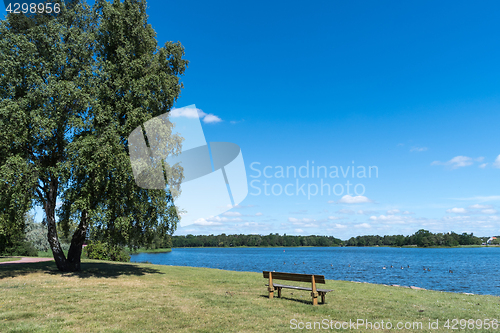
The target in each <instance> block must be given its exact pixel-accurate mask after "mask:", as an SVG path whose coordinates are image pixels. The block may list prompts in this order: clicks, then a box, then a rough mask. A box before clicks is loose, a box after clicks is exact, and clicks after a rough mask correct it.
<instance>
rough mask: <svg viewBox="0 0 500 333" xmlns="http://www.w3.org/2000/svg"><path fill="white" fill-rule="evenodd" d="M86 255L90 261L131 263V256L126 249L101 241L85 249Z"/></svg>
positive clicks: (90, 244)
mask: <svg viewBox="0 0 500 333" xmlns="http://www.w3.org/2000/svg"><path fill="white" fill-rule="evenodd" d="M84 254H85V255H87V257H88V258H89V259H97V260H110V261H124V262H126V261H130V256H129V255H128V253H127V252H126V251H125V249H124V248H122V247H120V246H118V245H110V244H108V243H106V242H101V241H95V242H91V243H89V244H88V245H87V246H86V247H85V249H84Z"/></svg>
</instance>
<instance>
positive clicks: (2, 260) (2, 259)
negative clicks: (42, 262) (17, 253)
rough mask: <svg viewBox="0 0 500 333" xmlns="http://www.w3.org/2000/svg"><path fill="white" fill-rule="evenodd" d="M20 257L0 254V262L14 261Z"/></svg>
mask: <svg viewBox="0 0 500 333" xmlns="http://www.w3.org/2000/svg"><path fill="white" fill-rule="evenodd" d="M21 258H22V257H1V256H0V262H6V261H16V260H20V259H21Z"/></svg>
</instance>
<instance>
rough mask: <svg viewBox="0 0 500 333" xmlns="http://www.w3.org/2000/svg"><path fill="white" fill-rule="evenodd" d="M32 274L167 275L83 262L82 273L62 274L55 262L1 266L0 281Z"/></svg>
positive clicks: (139, 267)
mask: <svg viewBox="0 0 500 333" xmlns="http://www.w3.org/2000/svg"><path fill="white" fill-rule="evenodd" d="M31 273H44V274H48V275H53V276H63V277H75V276H76V277H79V278H82V279H85V278H118V277H120V276H130V275H134V276H143V275H147V274H165V273H163V272H161V271H160V270H159V269H157V268H154V267H145V266H144V265H137V264H133V263H116V262H102V261H98V262H82V264H81V271H80V272H61V271H59V270H58V269H57V266H56V264H55V262H53V261H45V262H37V263H27V264H15V265H0V280H2V279H5V278H14V277H17V276H23V275H28V274H31Z"/></svg>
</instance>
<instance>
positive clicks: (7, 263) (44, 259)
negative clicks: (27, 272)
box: [0, 257, 54, 265]
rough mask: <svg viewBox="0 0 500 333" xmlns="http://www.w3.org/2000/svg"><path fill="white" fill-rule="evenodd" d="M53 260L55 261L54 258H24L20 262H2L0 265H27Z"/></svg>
mask: <svg viewBox="0 0 500 333" xmlns="http://www.w3.org/2000/svg"><path fill="white" fill-rule="evenodd" d="M51 260H54V258H37V257H24V258H21V259H20V260H16V261H5V262H0V265H10V264H27V263H30V262H42V261H51Z"/></svg>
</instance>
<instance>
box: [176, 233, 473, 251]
mask: <svg viewBox="0 0 500 333" xmlns="http://www.w3.org/2000/svg"><path fill="white" fill-rule="evenodd" d="M481 242H482V239H481V238H479V237H476V236H474V235H473V234H466V233H463V234H461V235H459V234H456V233H454V232H450V233H447V234H442V233H438V234H433V233H431V232H429V231H428V230H423V229H422V230H419V231H417V232H416V233H415V234H413V235H410V236H403V235H394V236H383V237H382V236H378V235H367V236H357V237H351V238H350V239H349V240H347V241H342V240H340V239H338V238H335V237H333V236H315V235H312V236H289V235H286V234H284V235H283V236H281V235H279V234H269V235H266V236H262V235H226V234H221V235H218V236H214V235H198V236H194V235H186V236H172V247H232V246H255V247H259V246H341V245H345V246H415V245H416V246H419V247H429V246H459V245H480V244H481Z"/></svg>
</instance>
